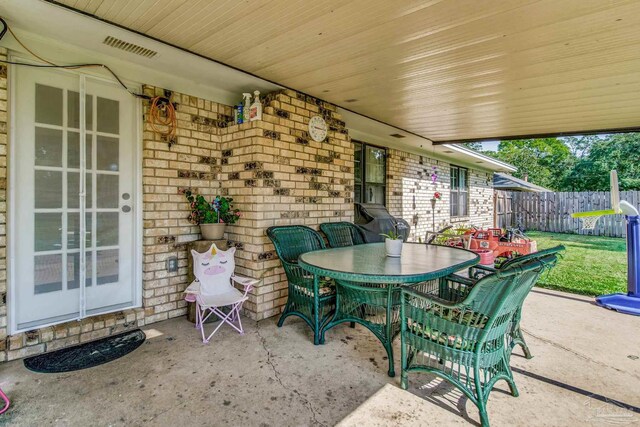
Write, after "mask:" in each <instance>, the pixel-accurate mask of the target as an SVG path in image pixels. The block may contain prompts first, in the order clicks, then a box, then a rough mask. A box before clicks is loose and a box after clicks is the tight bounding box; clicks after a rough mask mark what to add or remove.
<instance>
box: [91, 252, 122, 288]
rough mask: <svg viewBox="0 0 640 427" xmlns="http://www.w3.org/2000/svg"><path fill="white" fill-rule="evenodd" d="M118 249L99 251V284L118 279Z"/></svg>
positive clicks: (97, 268) (97, 267)
mask: <svg viewBox="0 0 640 427" xmlns="http://www.w3.org/2000/svg"><path fill="white" fill-rule="evenodd" d="M118 272H119V269H118V249H110V250H106V251H98V252H97V257H96V279H97V282H98V285H104V284H107V283H115V282H117V281H118Z"/></svg>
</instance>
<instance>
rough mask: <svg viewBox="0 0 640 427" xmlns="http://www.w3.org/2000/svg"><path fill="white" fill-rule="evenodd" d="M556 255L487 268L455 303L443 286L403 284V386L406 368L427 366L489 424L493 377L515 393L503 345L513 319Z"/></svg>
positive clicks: (415, 369) (421, 368) (506, 352)
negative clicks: (443, 295) (444, 294)
mask: <svg viewBox="0 0 640 427" xmlns="http://www.w3.org/2000/svg"><path fill="white" fill-rule="evenodd" d="M556 259H557V255H556V254H550V255H547V256H545V257H542V258H540V259H533V260H529V261H528V262H525V263H523V264H521V265H518V266H511V267H508V268H505V269H504V270H500V271H497V272H495V273H492V274H489V275H487V276H485V277H483V278H481V279H480V280H478V282H477V283H476V284H475V285H474V286H473V287H472V288H471V291H470V292H469V293H468V294H467V296H466V297H465V298H464V299H463V300H462V301H460V302H455V303H454V302H451V301H447V300H444V299H440V298H438V296H437V295H439V294H441V293H442V290H443V289H442V288H441V287H440V289H433V292H427V293H424V292H418V291H416V290H411V289H403V290H402V294H401V295H402V296H401V299H402V304H401V306H400V318H401V352H402V354H401V362H402V379H401V386H402V388H404V389H406V388H407V386H408V374H409V372H420V371H422V372H431V373H433V374H435V375H437V376H439V377H441V378H443V379H445V380H447V381H448V382H450V383H451V384H453V385H454V386H455V387H457V388H459V389H460V390H461V391H462V392H463V393H464V394H465V395H466V396H467V397H468V398H469V400H471V401H472V402H473V403H474V404H475V405H476V406H477V407H478V410H479V411H480V419H481V422H482V425H483V426H489V417H488V415H487V400H488V398H489V394H490V392H491V390H492V389H493V386H494V385H495V383H496V382H497V381H499V380H505V381H507V383H508V384H509V388H510V390H511V394H512V395H513V396H514V397H517V396H518V389H517V388H516V385H515V383H514V380H513V374H512V372H511V368H510V367H509V359H510V356H511V352H510V351H508V349H507V347H508V344H507V336H508V335H509V329H510V324H511V320H512V319H513V317H514V316H515V314H516V312H517V311H518V310H519V309H520V308H521V307H522V303H523V302H524V299H525V298H526V296H527V295H528V293H529V291H530V290H531V288H532V287H533V286H534V284H535V282H536V279H537V278H538V277H539V276H540V274H541V273H542V271H544V270H545V269H548V268H550V267H552V266H553V265H554V264H555V262H556Z"/></svg>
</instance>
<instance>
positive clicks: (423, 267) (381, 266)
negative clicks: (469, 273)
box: [299, 243, 479, 281]
mask: <svg viewBox="0 0 640 427" xmlns="http://www.w3.org/2000/svg"><path fill="white" fill-rule="evenodd" d="M478 261H479V257H478V255H476V254H475V253H473V252H470V251H465V250H461V249H457V248H451V247H447V246H435V245H425V244H421V243H404V244H403V245H402V256H401V257H399V258H393V257H388V256H386V255H385V249H384V243H370V244H366V245H356V246H348V247H344V248H335V249H324V250H319V251H313V252H307V253H305V254H303V255H301V256H300V259H299V263H300V265H301V266H302V267H303V268H305V269H308V270H309V271H311V272H313V273H316V274H326V275H328V276H330V277H331V276H336V275H335V274H332V273H342V274H341V275H342V276H344V275H353V276H362V278H365V277H366V276H374V277H375V276H384V277H386V278H389V277H396V278H397V279H398V281H403V280H402V279H403V278H406V279H411V278H414V279H415V278H418V279H420V280H426V277H425V276H428V275H433V276H436V277H437V276H438V273H440V272H442V271H446V270H449V271H451V270H453V271H457V270H460V269H463V268H465V267H468V266H471V265H474V264H476V263H477V262H478ZM343 278H344V277H343ZM354 280H355V278H354Z"/></svg>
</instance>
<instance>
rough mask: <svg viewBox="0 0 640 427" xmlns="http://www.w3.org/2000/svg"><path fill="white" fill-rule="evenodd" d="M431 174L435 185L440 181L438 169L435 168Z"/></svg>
mask: <svg viewBox="0 0 640 427" xmlns="http://www.w3.org/2000/svg"><path fill="white" fill-rule="evenodd" d="M432 169H433V170H432V172H431V182H432V183H433V184H435V183H436V182H437V181H438V168H437V167H435V166H433V167H432Z"/></svg>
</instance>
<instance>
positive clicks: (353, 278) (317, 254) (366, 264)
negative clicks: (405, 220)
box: [298, 243, 480, 377]
mask: <svg viewBox="0 0 640 427" xmlns="http://www.w3.org/2000/svg"><path fill="white" fill-rule="evenodd" d="M479 260H480V257H479V256H478V255H477V254H476V253H474V252H471V251H468V250H465V249H459V248H452V247H448V246H435V245H425V244H422V243H404V244H403V248H402V256H401V257H399V258H392V257H388V256H386V255H385V249H384V243H369V244H365V245H356V246H348V247H343V248H334V249H322V250H318V251H313V252H307V253H305V254H302V255H301V256H300V258H299V259H298V264H299V265H300V267H302V268H303V269H305V270H307V271H308V272H310V273H313V274H314V280H315V281H316V282H318V280H319V277H331V278H332V279H335V282H336V309H335V314H334V315H333V317H332V318H331V320H329V321H328V322H327V324H326V325H324V326H323V328H322V332H321V336H320V343H324V334H325V333H326V332H327V331H328V330H329V329H331V328H333V327H334V326H336V325H338V324H340V323H345V322H355V323H359V324H361V325H363V326H364V327H366V328H367V329H369V330H370V331H371V332H372V333H373V334H374V335H375V336H376V337H377V338H378V339H379V340H380V342H381V343H382V345H383V346H384V348H385V350H386V351H387V356H388V359H389V371H388V373H389V376H391V377H393V376H395V370H394V364H393V348H392V343H393V340H394V338H395V337H396V336H397V335H398V333H399V332H400V289H401V288H402V287H403V286H410V287H412V288H414V289H418V290H420V289H421V287H422V286H424V287H425V288H429V289H433V286H434V281H439V279H441V278H443V277H445V276H447V275H449V274H451V273H454V272H456V271H459V270H462V269H464V268H467V267H471V266H473V265H476V264H477V263H478V261H479ZM315 285H316V286H317V285H318V283H316V284H315ZM316 289H317V288H316Z"/></svg>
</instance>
